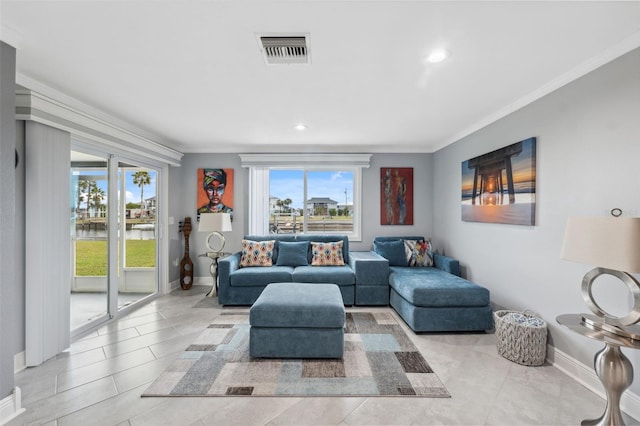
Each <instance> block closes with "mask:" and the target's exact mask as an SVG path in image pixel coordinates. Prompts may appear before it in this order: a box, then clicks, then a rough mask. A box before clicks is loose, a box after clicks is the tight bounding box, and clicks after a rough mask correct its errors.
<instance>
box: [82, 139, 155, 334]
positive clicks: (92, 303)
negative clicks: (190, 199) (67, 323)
mask: <svg viewBox="0 0 640 426" xmlns="http://www.w3.org/2000/svg"><path fill="white" fill-rule="evenodd" d="M157 178H158V172H157V170H154V169H153V168H149V167H142V166H140V165H136V164H133V163H132V162H130V161H126V162H125V161H122V160H118V159H117V158H116V157H115V156H113V155H101V154H95V153H87V152H82V151H81V150H74V151H72V153H71V192H72V200H74V203H75V206H74V214H73V215H72V218H71V236H72V238H71V241H72V247H71V252H72V277H71V288H70V290H71V312H70V315H71V332H72V336H76V335H79V334H82V333H84V332H85V331H86V330H88V329H91V328H93V327H95V326H97V325H98V324H99V323H101V322H103V321H107V320H108V319H110V318H113V317H114V316H116V315H117V314H118V313H120V312H122V311H124V310H127V309H128V308H129V307H130V306H132V305H133V304H135V303H136V302H138V301H140V300H142V299H144V298H145V297H147V296H149V295H152V294H155V293H156V292H157V291H158V274H157V268H156V264H157V252H158V249H157V247H158V239H157V238H156V235H157V198H156V195H157V194H156V182H157Z"/></svg>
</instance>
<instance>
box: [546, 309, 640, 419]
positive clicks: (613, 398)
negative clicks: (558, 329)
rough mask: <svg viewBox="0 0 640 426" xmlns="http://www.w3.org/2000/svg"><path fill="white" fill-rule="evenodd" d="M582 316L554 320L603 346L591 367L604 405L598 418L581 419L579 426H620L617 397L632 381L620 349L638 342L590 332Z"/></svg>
mask: <svg viewBox="0 0 640 426" xmlns="http://www.w3.org/2000/svg"><path fill="white" fill-rule="evenodd" d="M583 316H589V315H585V314H565V315H559V316H558V317H557V318H556V321H557V322H558V324H560V325H563V326H565V327H567V328H569V329H570V330H571V331H575V332H576V333H578V334H581V335H583V336H585V337H588V338H590V339H594V340H597V341H599V342H603V343H604V348H603V349H602V350H600V351H599V352H598V353H597V354H596V355H595V357H594V362H593V364H594V368H595V370H596V374H597V375H598V378H599V379H600V381H601V382H602V384H603V385H604V390H605V392H606V394H607V406H606V408H605V410H604V413H603V414H602V416H600V417H599V418H597V419H593V420H583V421H582V424H583V425H624V421H623V419H622V412H621V411H620V398H621V397H622V394H623V393H624V391H625V390H627V388H628V387H629V386H631V383H632V382H633V366H632V365H631V362H630V361H629V358H627V357H626V356H625V355H624V354H623V353H622V351H621V350H620V348H621V347H623V346H624V347H625V348H632V349H640V340H633V339H629V338H627V337H622V336H617V335H615V334H611V333H608V332H606V331H603V330H594V329H592V328H590V327H589V325H588V324H586V323H584V322H583V321H582V318H583Z"/></svg>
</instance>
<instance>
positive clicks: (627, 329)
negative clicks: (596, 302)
mask: <svg viewBox="0 0 640 426" xmlns="http://www.w3.org/2000/svg"><path fill="white" fill-rule="evenodd" d="M582 324H583V325H584V326H585V327H587V328H590V329H591V330H596V331H606V332H607V333H611V334H615V335H616V336H621V337H625V338H627V339H631V340H640V325H635V324H634V325H625V326H618V325H611V324H607V323H605V322H604V320H603V318H602V317H598V316H596V315H589V314H582Z"/></svg>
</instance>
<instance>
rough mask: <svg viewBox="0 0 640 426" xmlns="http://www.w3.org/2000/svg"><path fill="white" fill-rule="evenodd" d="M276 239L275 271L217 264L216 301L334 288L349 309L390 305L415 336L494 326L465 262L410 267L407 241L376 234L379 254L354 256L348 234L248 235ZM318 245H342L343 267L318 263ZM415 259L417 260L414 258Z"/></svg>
mask: <svg viewBox="0 0 640 426" xmlns="http://www.w3.org/2000/svg"><path fill="white" fill-rule="evenodd" d="M244 239H245V240H250V241H256V242H265V241H272V240H274V241H275V243H274V244H273V249H272V253H271V252H270V253H269V256H270V258H269V265H270V266H264V265H261V266H252V267H241V257H242V253H241V252H238V253H234V254H232V255H231V256H228V257H225V258H222V259H220V261H219V262H218V280H219V289H218V302H219V303H220V304H222V305H252V304H253V303H254V302H255V301H256V300H257V299H258V297H259V296H260V294H261V293H262V291H263V290H264V289H265V288H266V287H267V285H269V284H271V283H282V282H299V283H330V284H336V285H337V286H338V288H339V289H340V293H341V295H342V300H343V302H344V304H345V305H354V304H355V305H360V306H362V305H374V306H387V305H391V307H392V308H393V309H395V310H396V312H398V314H399V315H400V316H401V317H402V318H403V319H404V321H405V322H406V323H407V324H408V325H409V327H411V329H413V330H414V331H416V332H426V331H481V330H491V329H493V313H492V309H491V306H490V294H489V290H488V289H486V288H484V287H482V286H479V285H477V284H475V283H472V282H471V281H468V280H466V279H464V278H461V277H460V264H459V262H458V261H457V260H455V259H452V258H450V257H447V256H443V255H438V254H434V255H433V256H432V259H433V262H434V264H433V266H430V267H412V266H408V264H409V261H408V260H407V254H406V252H405V248H404V241H405V240H420V239H423V238H422V237H376V238H375V240H374V251H364V252H350V251H349V240H348V237H347V236H344V235H292V234H279V235H248V236H245V238H244ZM312 242H321V243H331V242H342V257H343V262H344V264H343V265H340V266H313V265H312V264H311V263H312V257H313V253H312V250H311V243H312ZM414 260H415V259H414Z"/></svg>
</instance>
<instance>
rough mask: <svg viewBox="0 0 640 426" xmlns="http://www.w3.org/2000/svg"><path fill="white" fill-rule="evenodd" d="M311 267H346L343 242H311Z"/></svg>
mask: <svg viewBox="0 0 640 426" xmlns="http://www.w3.org/2000/svg"><path fill="white" fill-rule="evenodd" d="M311 253H312V254H313V258H312V259H311V266H344V258H343V257H342V241H336V242H331V243H317V242H313V241H312V242H311Z"/></svg>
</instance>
